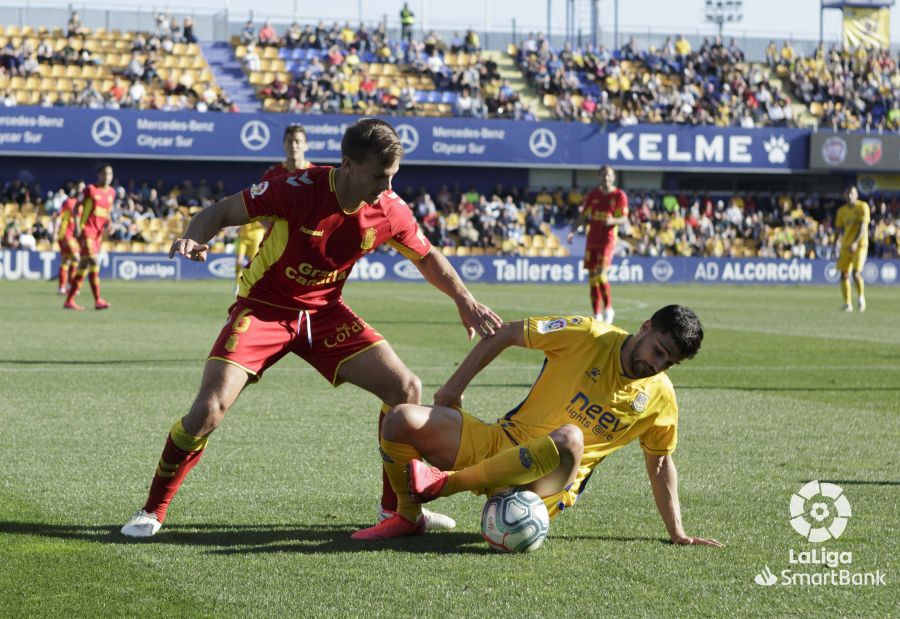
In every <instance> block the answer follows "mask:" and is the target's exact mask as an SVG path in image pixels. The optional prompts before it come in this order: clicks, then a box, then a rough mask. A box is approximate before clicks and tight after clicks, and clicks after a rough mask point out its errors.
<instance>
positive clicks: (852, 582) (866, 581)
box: [753, 480, 885, 587]
mask: <svg viewBox="0 0 900 619" xmlns="http://www.w3.org/2000/svg"><path fill="white" fill-rule="evenodd" d="M852 516H853V509H852V508H851V507H850V500H849V499H848V498H847V496H846V495H845V494H844V489H843V488H841V487H840V486H838V485H837V484H832V483H829V482H825V481H823V482H820V481H818V480H813V481H811V482H809V483H807V484H805V485H804V486H803V487H802V488H800V490H798V491H797V492H796V493H795V494H793V495H792V496H791V502H790V517H791V527H792V528H793V529H794V531H796V532H797V533H798V534H799V535H801V536H803V538H804V539H805V540H806V541H807V542H808V543H811V544H821V543H824V542H827V541H829V540H836V539H837V538H839V537H840V536H841V535H843V533H844V531H845V530H846V529H847V525H848V523H849V522H850V518H851V517H852ZM787 559H788V567H786V568H785V569H783V570H781V572H779V573H775V572H773V571H772V570H771V569H770V568H769V566H768V565H766V566H765V567H764V568H763V570H762V571H760V573H758V574H757V575H756V576H755V577H754V578H753V581H754V582H755V583H756V584H758V585H761V586H763V587H772V586H774V585H782V586H786V587H791V586H806V587H810V586H821V585H826V586H837V587H854V586H857V587H858V586H869V587H874V586H878V585H884V584H885V573H884V572H882V571H881V570H880V569H876V570H874V571H871V570H869V571H866V570H862V569H854V567H853V553H852V552H851V551H849V550H840V551H838V550H833V549H828V548H826V547H824V546H812V547H810V548H802V549H801V548H790V549H788V556H787Z"/></svg>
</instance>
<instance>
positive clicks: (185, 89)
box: [0, 12, 232, 111]
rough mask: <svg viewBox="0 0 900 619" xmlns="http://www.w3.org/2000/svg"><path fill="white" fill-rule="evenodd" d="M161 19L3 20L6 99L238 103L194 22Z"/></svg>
mask: <svg viewBox="0 0 900 619" xmlns="http://www.w3.org/2000/svg"><path fill="white" fill-rule="evenodd" d="M157 22H158V24H160V27H159V29H158V31H157V32H154V33H144V32H122V31H120V30H111V31H107V30H106V29H103V28H97V29H94V30H90V29H88V28H85V27H83V26H81V25H80V19H79V18H78V14H77V12H76V13H73V16H72V18H71V19H70V20H69V24H68V27H67V28H66V29H63V28H53V29H47V28H44V27H38V28H33V27H31V26H23V27H19V26H6V27H0V50H2V52H0V93H2V94H3V98H4V101H3V104H4V105H6V106H11V105H40V106H43V107H51V106H65V105H76V106H81V107H90V108H106V109H118V108H126V107H134V108H139V109H160V110H184V109H192V110H198V111H207V110H209V111H227V110H230V109H232V105H231V102H230V100H229V98H228V95H227V94H226V93H224V92H223V91H222V90H221V89H219V88H218V87H217V86H216V83H215V79H214V77H213V75H212V72H211V71H210V69H209V67H208V65H207V64H206V61H205V60H204V57H203V54H202V53H201V52H200V49H199V46H198V45H197V43H196V37H194V35H193V33H192V25H191V24H192V22H191V21H190V20H189V19H185V29H186V31H185V30H182V29H181V28H180V27H179V26H178V22H177V20H176V19H174V18H172V19H171V20H169V19H168V18H167V17H165V16H163V19H162V20H159V19H158V20H157ZM162 24H165V27H162ZM173 27H174V28H176V29H177V32H175V33H173V30H172V29H173ZM191 40H193V42H190V41H191Z"/></svg>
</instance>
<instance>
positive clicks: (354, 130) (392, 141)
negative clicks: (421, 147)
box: [341, 118, 403, 165]
mask: <svg viewBox="0 0 900 619" xmlns="http://www.w3.org/2000/svg"><path fill="white" fill-rule="evenodd" d="M341 156H342V157H350V159H352V160H353V161H356V162H360V161H363V160H365V159H366V158H367V157H370V156H374V157H377V158H378V161H379V163H381V164H383V165H391V164H392V163H394V162H395V161H398V160H399V159H401V158H402V157H403V145H402V144H401V143H400V136H398V135H397V132H396V131H394V128H393V127H391V126H390V124H388V123H386V122H385V121H383V120H379V119H377V118H362V119H360V120H358V121H356V122H355V123H354V124H353V125H351V126H350V128H348V129H347V131H346V132H345V133H344V138H343V139H342V140H341Z"/></svg>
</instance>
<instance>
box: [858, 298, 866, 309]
mask: <svg viewBox="0 0 900 619" xmlns="http://www.w3.org/2000/svg"><path fill="white" fill-rule="evenodd" d="M856 307H858V308H859V311H861V312H864V311H866V298H865V297H860V298H859V304H858V305H857V306H856Z"/></svg>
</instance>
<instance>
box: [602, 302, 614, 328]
mask: <svg viewBox="0 0 900 619" xmlns="http://www.w3.org/2000/svg"><path fill="white" fill-rule="evenodd" d="M615 317H616V312H615V310H613V308H612V305H610V306H609V307H607V308H606V310H605V311H604V312H603V322H605V323H606V324H608V325H611V324H612V323H613V319H615Z"/></svg>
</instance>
